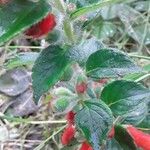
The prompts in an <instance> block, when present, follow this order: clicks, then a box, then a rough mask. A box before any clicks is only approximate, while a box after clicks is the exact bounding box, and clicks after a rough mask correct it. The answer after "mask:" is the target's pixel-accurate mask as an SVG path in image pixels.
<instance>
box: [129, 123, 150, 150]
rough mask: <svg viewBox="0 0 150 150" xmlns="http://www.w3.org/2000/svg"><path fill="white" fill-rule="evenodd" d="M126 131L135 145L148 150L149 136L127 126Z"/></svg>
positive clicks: (149, 146)
mask: <svg viewBox="0 0 150 150" xmlns="http://www.w3.org/2000/svg"><path fill="white" fill-rule="evenodd" d="M127 131H128V132H129V134H130V135H131V137H132V138H133V140H134V142H135V144H136V145H137V146H138V147H140V148H142V149H143V150H150V135H149V134H146V133H144V132H142V131H140V130H138V129H136V128H135V127H133V126H128V127H127Z"/></svg>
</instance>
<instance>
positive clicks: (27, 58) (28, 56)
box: [5, 52, 39, 69]
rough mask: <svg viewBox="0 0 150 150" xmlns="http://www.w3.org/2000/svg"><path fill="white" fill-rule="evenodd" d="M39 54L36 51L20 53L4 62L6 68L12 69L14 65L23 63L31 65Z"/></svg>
mask: <svg viewBox="0 0 150 150" xmlns="http://www.w3.org/2000/svg"><path fill="white" fill-rule="evenodd" d="M38 56H39V54H38V53H36V52H25V53H20V54H18V55H17V56H15V57H14V58H12V59H10V60H9V61H8V62H7V63H6V64H5V67H6V69H13V68H16V67H20V66H23V65H32V64H34V62H35V60H36V59H37V57H38Z"/></svg>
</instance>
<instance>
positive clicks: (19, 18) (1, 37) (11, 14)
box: [0, 0, 51, 45]
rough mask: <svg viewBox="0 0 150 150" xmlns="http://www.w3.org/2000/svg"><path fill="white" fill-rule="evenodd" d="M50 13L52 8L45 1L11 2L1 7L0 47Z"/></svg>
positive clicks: (12, 0)
mask: <svg viewBox="0 0 150 150" xmlns="http://www.w3.org/2000/svg"><path fill="white" fill-rule="evenodd" d="M50 11H51V7H50V5H49V4H48V3H47V2H45V0H40V1H39V2H36V3H34V2H31V1H28V0H25V1H20V0H11V2H9V3H8V4H7V5H2V6H0V20H1V21H0V45H1V44H3V43H4V42H6V41H8V40H10V39H12V38H13V37H14V36H16V35H17V34H19V33H20V32H21V31H24V30H25V29H27V28H29V27H30V26H31V25H33V24H35V23H37V22H38V21H40V20H41V19H42V18H43V17H44V16H46V15H47V13H48V12H50Z"/></svg>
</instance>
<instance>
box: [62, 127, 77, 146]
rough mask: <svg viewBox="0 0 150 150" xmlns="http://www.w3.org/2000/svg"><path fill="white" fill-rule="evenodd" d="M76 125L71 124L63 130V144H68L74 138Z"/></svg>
mask: <svg viewBox="0 0 150 150" xmlns="http://www.w3.org/2000/svg"><path fill="white" fill-rule="evenodd" d="M75 132H76V130H75V127H74V126H73V125H69V126H68V127H67V128H66V129H65V130H64V132H63V134H62V136H61V142H62V144H63V145H68V144H69V143H70V142H71V140H72V139H73V138H74V136H75Z"/></svg>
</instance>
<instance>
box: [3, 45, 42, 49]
mask: <svg viewBox="0 0 150 150" xmlns="http://www.w3.org/2000/svg"><path fill="white" fill-rule="evenodd" d="M0 48H4V47H0ZM7 48H9V49H16V48H29V49H42V48H43V47H41V46H19V45H18V46H7Z"/></svg>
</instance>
